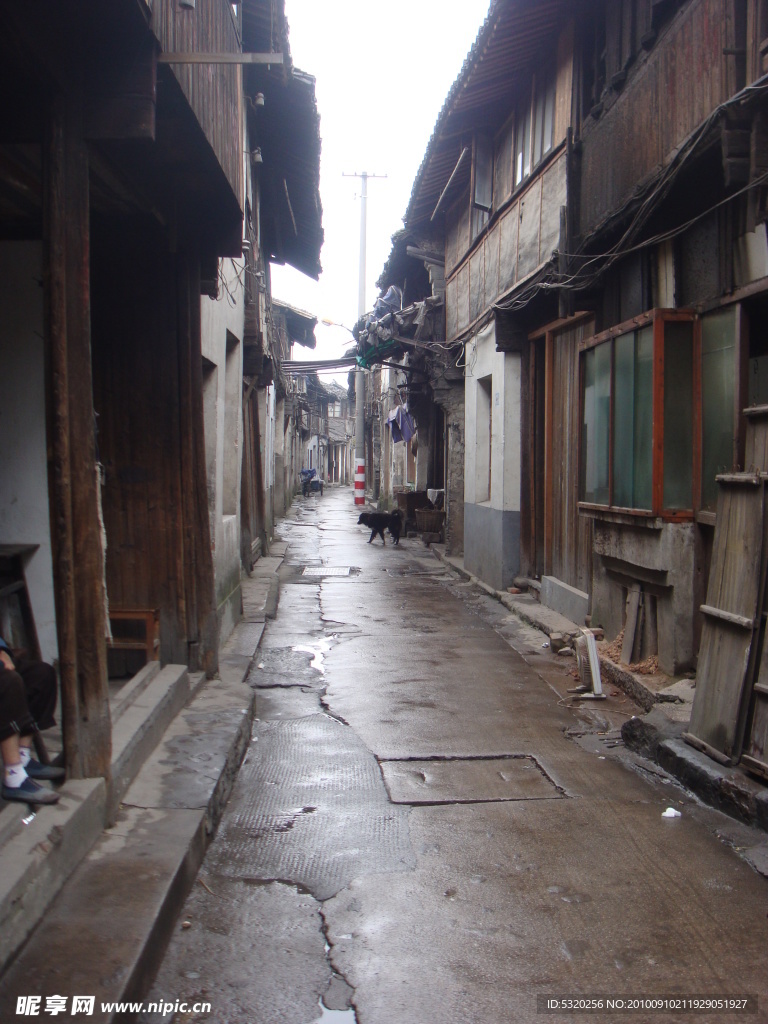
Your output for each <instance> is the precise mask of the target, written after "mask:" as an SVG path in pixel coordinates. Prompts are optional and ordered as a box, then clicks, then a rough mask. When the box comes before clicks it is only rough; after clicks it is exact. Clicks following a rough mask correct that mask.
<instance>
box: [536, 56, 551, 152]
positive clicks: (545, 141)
mask: <svg viewBox="0 0 768 1024" xmlns="http://www.w3.org/2000/svg"><path fill="white" fill-rule="evenodd" d="M554 124H555V77H554V74H550V75H548V76H547V77H546V78H542V79H541V82H540V83H537V89H536V103H535V116H534V124H533V166H534V167H535V166H536V164H538V163H540V162H541V160H543V158H544V157H545V156H546V155H547V153H549V151H550V150H551V149H552V142H553V133H554Z"/></svg>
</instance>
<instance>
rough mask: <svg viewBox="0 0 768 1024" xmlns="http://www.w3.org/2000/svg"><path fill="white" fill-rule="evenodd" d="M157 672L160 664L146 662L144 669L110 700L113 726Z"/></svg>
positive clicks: (157, 662)
mask: <svg viewBox="0 0 768 1024" xmlns="http://www.w3.org/2000/svg"><path fill="white" fill-rule="evenodd" d="M159 672H160V662H159V661H148V662H147V664H146V665H145V666H144V668H142V669H141V670H140V671H139V672H137V673H136V675H135V676H134V677H133V678H132V679H130V680H129V681H128V682H127V683H126V684H125V686H123V687H121V689H120V690H118V691H117V693H116V694H115V695H114V697H112V698H110V701H109V713H110V715H111V717H112V723H113V725H114V723H115V722H116V721H117V720H118V718H120V716H121V715H122V714H123V713H124V712H125V711H126V710H127V709H128V708H129V707H130V706H131V704H133V702H134V701H135V700H136V699H137V698H138V697H139V696H140V695H141V694H142V693H143V692H144V691H145V690H146V688H147V687H148V686H149V684H150V683H151V682H152V680H153V679H154V678H155V676H156V675H157V674H158V673H159Z"/></svg>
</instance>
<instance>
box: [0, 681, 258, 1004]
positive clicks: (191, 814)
mask: <svg viewBox="0 0 768 1024" xmlns="http://www.w3.org/2000/svg"><path fill="white" fill-rule="evenodd" d="M254 699H255V692H254V690H253V689H252V688H251V687H250V686H248V684H247V683H245V682H243V681H242V679H241V680H240V681H237V682H235V681H230V682H227V681H224V680H222V679H216V680H212V681H209V682H206V683H205V684H204V686H203V687H202V688H201V690H200V692H199V693H198V694H197V696H196V697H195V698H194V699H193V700H191V701H190V703H189V704H188V705H187V706H186V707H185V708H184V709H183V710H182V711H181V712H180V714H178V715H177V716H176V717H175V718H174V720H173V721H172V722H171V723H170V725H169V726H168V727H167V729H166V730H165V733H164V735H163V736H162V737H161V740H160V742H159V744H158V745H157V747H156V749H155V750H154V751H153V752H152V753H151V755H150V756H149V758H148V759H147V762H146V764H145V765H144V766H143V768H142V769H141V771H140V772H139V773H138V775H137V778H136V780H135V781H134V782H133V784H132V785H131V786H130V787H129V788H128V790H127V791H126V792H125V793H124V796H123V800H122V804H121V806H120V808H119V811H118V814H117V820H116V822H115V824H114V825H113V826H112V827H111V828H108V829H106V830H105V831H104V832H103V834H102V835H101V836H100V837H99V839H98V841H97V842H96V843H95V845H94V846H93V848H92V849H91V850H90V852H89V853H87V855H86V856H85V857H84V858H83V859H82V861H81V862H80V864H79V866H78V867H77V868H76V870H75V871H74V873H73V874H72V875H71V877H70V878H69V880H68V881H67V883H66V885H64V887H63V888H62V889H61V892H60V893H59V895H58V897H57V898H56V900H55V901H54V902H53V904H52V905H51V906H50V908H49V910H48V912H47V913H46V915H45V920H44V922H43V925H41V927H40V928H39V929H38V930H37V931H36V932H35V933H34V934H33V935H32V936H31V938H30V939H29V941H28V942H27V944H26V946H25V947H24V949H23V950H22V951H21V953H20V954H19V955H18V957H17V959H16V960H15V961H14V962H13V963H12V964H11V966H10V967H9V969H8V970H7V971H6V973H5V975H4V976H3V977H2V980H1V981H0V1020H12V1019H15V1016H14V1015H15V1013H16V1000H17V998H18V997H19V996H22V995H30V994H34V995H37V996H40V997H41V999H42V1004H41V1005H42V1007H43V1008H44V1007H45V998H46V996H53V995H59V996H66V997H67V1008H68V1010H69V1009H71V1000H72V996H73V995H79V994H84V995H88V996H94V997H95V1000H96V1002H95V1009H94V1012H93V1014H92V1015H89V1016H88V1020H90V1021H93V1022H101V1024H107V1022H109V1024H111V1022H112V1021H113V1020H117V1019H118V1018H117V1015H116V1014H115V1013H114V1012H108V1011H106V1010H104V1011H102V1008H101V1004H102V1002H106V1001H109V1002H118V1001H130V1000H140V999H142V998H143V997H144V996H145V994H146V993H147V992H148V991H149V989H150V987H151V983H152V979H153V977H154V972H155V970H156V968H157V964H158V963H159V961H160V959H161V958H162V955H163V951H164V949H165V946H166V945H167V942H168V940H169V939H170V936H171V934H172V932H173V930H174V928H175V927H176V918H177V915H178V913H179V910H180V909H181V907H182V905H183V902H184V900H185V898H186V896H187V894H188V892H189V889H190V887H191V885H192V883H193V881H194V878H195V876H196V873H197V870H198V868H199V866H200V864H201V862H202V858H203V855H204V853H205V849H206V847H207V844H208V841H209V839H210V837H211V835H212V834H213V832H214V830H215V827H216V825H217V824H218V820H219V817H220V815H221V812H222V810H223V807H224V805H225V803H226V800H227V798H228V796H229V793H230V791H231V788H232V785H233V784H234V780H235V778H236V776H237V771H238V769H239V766H240V763H241V761H242V758H243V756H244V754H245V752H246V750H247V748H248V745H249V743H250V740H251V721H252V718H253V707H254ZM46 810H47V811H48V810H51V809H49V808H46ZM41 817H42V815H41ZM42 1012H43V1011H42V1010H41V1013H42ZM67 1019H69V1018H68V1017H67ZM75 1019H78V1018H75Z"/></svg>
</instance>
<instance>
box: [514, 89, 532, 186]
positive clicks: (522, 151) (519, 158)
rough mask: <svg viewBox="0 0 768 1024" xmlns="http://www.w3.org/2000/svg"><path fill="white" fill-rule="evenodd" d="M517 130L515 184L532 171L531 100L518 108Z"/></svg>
mask: <svg viewBox="0 0 768 1024" xmlns="http://www.w3.org/2000/svg"><path fill="white" fill-rule="evenodd" d="M516 122H517V128H516V130H515V185H519V184H520V182H521V181H523V179H524V178H527V177H528V175H529V174H530V173H531V100H530V97H529V98H528V100H527V101H526V102H525V103H524V104H523V105H522V106H521V107H520V108H519V109H518V112H517V118H516Z"/></svg>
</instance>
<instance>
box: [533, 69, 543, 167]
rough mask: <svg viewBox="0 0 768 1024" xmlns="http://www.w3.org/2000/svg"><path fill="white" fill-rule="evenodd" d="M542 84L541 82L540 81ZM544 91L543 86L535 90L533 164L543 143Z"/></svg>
mask: <svg viewBox="0 0 768 1024" xmlns="http://www.w3.org/2000/svg"><path fill="white" fill-rule="evenodd" d="M542 85H543V83H542ZM545 96H546V93H545V91H544V89H543V88H541V87H539V88H537V90H536V108H535V116H534V122H533V166H534V167H535V166H536V164H537V163H538V162H539V161H540V160H541V155H542V147H543V145H544V99H545Z"/></svg>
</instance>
